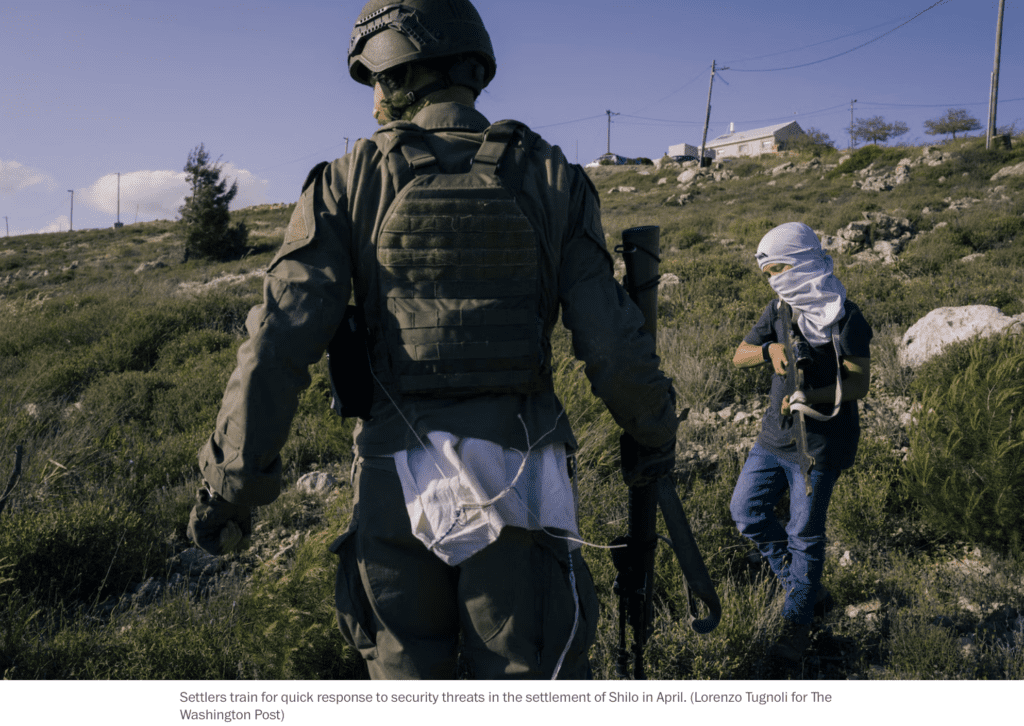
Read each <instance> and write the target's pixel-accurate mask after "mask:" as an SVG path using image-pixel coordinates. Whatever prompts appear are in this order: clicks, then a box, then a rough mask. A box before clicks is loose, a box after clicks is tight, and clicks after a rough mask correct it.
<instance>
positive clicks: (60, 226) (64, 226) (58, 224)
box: [18, 214, 71, 234]
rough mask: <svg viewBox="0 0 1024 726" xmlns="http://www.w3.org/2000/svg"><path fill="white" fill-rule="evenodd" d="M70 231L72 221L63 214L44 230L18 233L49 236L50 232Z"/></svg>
mask: <svg viewBox="0 0 1024 726" xmlns="http://www.w3.org/2000/svg"><path fill="white" fill-rule="evenodd" d="M69 229H71V220H70V219H69V218H68V215H66V214H62V215H60V216H59V217H57V219H55V220H53V221H52V222H50V223H49V224H48V225H46V226H45V227H43V228H42V229H33V230H31V231H28V232H18V234H49V233H50V232H67V231H68V230H69Z"/></svg>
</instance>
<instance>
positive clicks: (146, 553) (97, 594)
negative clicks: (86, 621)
mask: <svg viewBox="0 0 1024 726" xmlns="http://www.w3.org/2000/svg"><path fill="white" fill-rule="evenodd" d="M159 550H160V547H159V544H158V537H157V536H156V534H155V531H154V527H153V524H152V523H151V522H148V521H146V519H145V518H143V516H141V515H140V514H139V513H137V512H135V511H132V510H131V509H129V508H128V507H126V506H124V505H123V504H114V503H109V504H108V503H105V502H100V501H93V502H83V503H75V504H70V503H68V506H67V507H66V508H60V509H56V510H53V511H23V512H17V513H11V514H7V515H5V517H4V522H3V527H2V528H0V551H2V552H4V553H5V556H6V557H7V558H8V559H9V561H10V563H11V565H12V567H11V570H10V577H11V581H12V584H13V586H14V587H15V588H16V589H18V590H20V591H21V592H22V593H25V594H28V593H33V592H34V593H35V594H36V595H37V597H38V598H39V599H40V600H43V601H49V602H56V603H62V604H65V605H71V604H74V603H87V604H89V605H91V604H93V603H95V602H99V601H101V600H102V599H103V598H105V597H109V596H110V595H115V594H121V593H123V592H124V591H125V590H126V589H127V588H128V586H129V585H131V584H132V583H134V582H140V581H141V580H143V579H144V575H145V573H146V571H147V568H148V569H149V570H150V571H152V568H153V567H155V566H157V565H158V564H159V562H160V555H161V554H162V553H161V552H160V551H159Z"/></svg>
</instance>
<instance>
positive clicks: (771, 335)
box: [743, 300, 872, 469]
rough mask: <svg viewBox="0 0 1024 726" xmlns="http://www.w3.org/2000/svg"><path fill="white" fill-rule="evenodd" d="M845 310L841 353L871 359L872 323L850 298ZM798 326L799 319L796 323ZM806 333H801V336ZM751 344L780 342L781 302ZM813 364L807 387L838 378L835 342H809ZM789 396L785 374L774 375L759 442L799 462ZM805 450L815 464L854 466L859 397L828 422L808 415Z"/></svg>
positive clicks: (826, 410)
mask: <svg viewBox="0 0 1024 726" xmlns="http://www.w3.org/2000/svg"><path fill="white" fill-rule="evenodd" d="M844 308H845V311H846V315H844V316H843V319H842V320H840V321H839V356H840V358H843V357H852V358H870V357H871V353H870V349H869V345H870V342H871V336H872V332H871V326H870V325H868V323H867V321H866V320H865V319H864V316H863V315H862V314H861V312H860V308H859V307H857V305H855V304H854V303H852V302H850V301H849V300H847V301H846V303H845V305H844ZM794 325H795V323H794ZM801 337H802V336H801ZM743 340H744V342H746V343H750V344H751V345H758V346H760V345H764V344H765V343H782V342H784V340H785V338H784V335H783V330H782V316H781V315H780V313H779V301H778V300H772V301H771V302H770V303H769V304H768V307H766V308H765V310H764V313H762V314H761V319H760V320H758V321H757V325H755V326H754V328H753V330H751V331H750V332H749V333H747V336H746V337H745V338H744V339H743ZM809 347H810V350H811V363H810V364H809V365H808V366H807V367H806V368H805V369H804V388H805V389H808V388H827V387H828V386H831V385H833V384H835V382H836V354H835V349H834V348H833V346H832V343H831V342H828V343H826V344H824V345H819V346H809ZM785 396H786V377H785V376H780V375H779V374H777V373H776V374H773V375H772V390H771V395H770V401H769V404H768V410H767V411H766V412H765V415H764V419H762V421H761V435H760V436H758V438H757V443H759V444H760V445H761V446H762V447H764V448H765V449H767V450H768V451H770V452H771V453H773V454H775V455H776V456H779V457H781V458H783V459H786V460H787V461H793V462H797V463H798V461H797V447H796V439H795V438H794V436H795V433H796V427H795V417H794V416H783V415H782V414H781V413H779V409H780V408H781V406H782V399H783V398H785ZM834 405H835V404H834V402H833V401H829V402H828V403H825V404H818V405H816V406H814V407H813V408H814V410H815V411H820V412H821V413H823V414H825V415H828V414H830V413H832V409H833V407H834ZM804 418H805V421H806V426H807V449H808V452H809V453H810V454H811V456H813V457H814V468H815V469H846V468H847V467H850V466H853V460H854V458H855V457H856V455H857V442H858V440H859V439H860V415H859V412H858V409H857V402H856V401H843V402H842V404H840V407H839V413H837V414H836V415H835V417H834V418H831V419H829V420H828V421H815V420H814V419H812V418H811V417H809V416H805V417H804Z"/></svg>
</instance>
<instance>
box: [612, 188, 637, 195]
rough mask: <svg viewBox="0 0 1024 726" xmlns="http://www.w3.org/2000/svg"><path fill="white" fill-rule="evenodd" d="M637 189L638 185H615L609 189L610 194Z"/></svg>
mask: <svg viewBox="0 0 1024 726" xmlns="http://www.w3.org/2000/svg"><path fill="white" fill-rule="evenodd" d="M635 191H636V187H613V188H611V189H609V190H608V193H609V194H614V193H615V192H619V193H620V194H628V193H629V192H635Z"/></svg>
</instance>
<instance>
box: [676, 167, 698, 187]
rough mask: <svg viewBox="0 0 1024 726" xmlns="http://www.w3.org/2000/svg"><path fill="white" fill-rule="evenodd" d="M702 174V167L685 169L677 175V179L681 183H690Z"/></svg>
mask: <svg viewBox="0 0 1024 726" xmlns="http://www.w3.org/2000/svg"><path fill="white" fill-rule="evenodd" d="M699 175H700V169H684V170H683V172H682V173H681V174H680V175H679V176H677V177H676V181H677V182H679V183H680V184H689V183H690V182H692V181H693V180H694V179H696V178H697V177H698V176H699Z"/></svg>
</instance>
